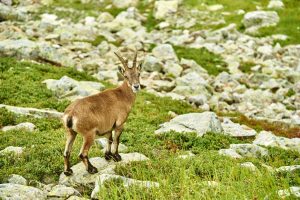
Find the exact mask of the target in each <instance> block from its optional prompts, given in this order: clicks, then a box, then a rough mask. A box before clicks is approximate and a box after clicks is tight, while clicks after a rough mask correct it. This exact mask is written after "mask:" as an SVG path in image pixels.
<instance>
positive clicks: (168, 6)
mask: <svg viewBox="0 0 300 200" xmlns="http://www.w3.org/2000/svg"><path fill="white" fill-rule="evenodd" d="M177 9H178V1H177V0H171V1H155V4H154V17H155V18H156V19H164V18H165V17H167V16H170V15H172V14H174V13H176V12H177Z"/></svg>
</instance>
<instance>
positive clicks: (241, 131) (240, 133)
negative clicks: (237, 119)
mask: <svg viewBox="0 0 300 200" xmlns="http://www.w3.org/2000/svg"><path fill="white" fill-rule="evenodd" d="M222 127H223V129H224V133H225V134H227V135H230V136H233V137H253V136H255V135H256V134H257V133H256V131H255V130H253V129H251V128H249V127H248V126H246V125H240V124H238V123H234V122H232V121H231V120H230V119H229V118H224V120H223V122H222Z"/></svg>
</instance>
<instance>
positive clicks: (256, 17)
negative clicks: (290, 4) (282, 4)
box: [243, 11, 279, 33]
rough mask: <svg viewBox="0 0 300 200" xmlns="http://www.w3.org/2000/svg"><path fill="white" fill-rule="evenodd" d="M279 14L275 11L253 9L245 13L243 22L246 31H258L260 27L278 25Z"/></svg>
mask: <svg viewBox="0 0 300 200" xmlns="http://www.w3.org/2000/svg"><path fill="white" fill-rule="evenodd" d="M278 22H279V16H278V14H277V12H275V11H253V12H248V13H246V14H245V15H244V19H243V24H244V25H245V27H246V32H248V33H256V32H257V31H258V29H259V28H262V27H268V26H276V25H277V23H278Z"/></svg>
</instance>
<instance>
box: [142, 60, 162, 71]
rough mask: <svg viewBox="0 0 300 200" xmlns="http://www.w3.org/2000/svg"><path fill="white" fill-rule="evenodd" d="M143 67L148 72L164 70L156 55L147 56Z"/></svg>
mask: <svg viewBox="0 0 300 200" xmlns="http://www.w3.org/2000/svg"><path fill="white" fill-rule="evenodd" d="M142 68H143V70H145V71H147V72H155V71H156V72H160V71H161V70H162V63H161V62H160V61H159V60H158V59H157V58H156V57H153V56H146V57H145V59H144V62H143V65H142Z"/></svg>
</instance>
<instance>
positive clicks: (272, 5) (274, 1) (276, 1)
mask: <svg viewBox="0 0 300 200" xmlns="http://www.w3.org/2000/svg"><path fill="white" fill-rule="evenodd" d="M268 8H269V9H283V8H284V3H283V2H282V1H281V0H271V1H270V2H269V4H268Z"/></svg>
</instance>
